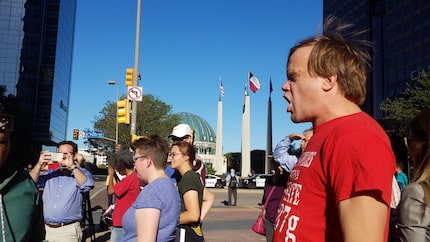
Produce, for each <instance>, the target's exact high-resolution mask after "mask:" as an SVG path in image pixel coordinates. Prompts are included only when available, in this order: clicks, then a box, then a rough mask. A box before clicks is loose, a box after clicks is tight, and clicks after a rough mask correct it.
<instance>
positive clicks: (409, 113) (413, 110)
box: [380, 68, 430, 137]
mask: <svg viewBox="0 0 430 242" xmlns="http://www.w3.org/2000/svg"><path fill="white" fill-rule="evenodd" d="M426 107H430V71H429V70H426V69H425V68H423V69H421V70H420V71H419V74H418V79H417V82H416V84H415V85H411V84H409V83H407V86H406V89H405V90H404V91H403V92H402V93H401V94H400V95H399V96H397V97H394V98H387V99H385V100H384V101H383V102H382V103H381V105H380V109H381V110H382V111H384V112H386V113H387V116H386V117H385V118H384V119H385V120H386V121H387V122H386V123H387V124H388V125H385V129H386V131H387V132H388V134H390V135H391V136H397V137H405V136H407V132H408V124H409V121H410V120H411V119H412V118H413V117H414V116H415V115H417V114H418V113H419V112H420V111H421V110H422V109H423V108H426Z"/></svg>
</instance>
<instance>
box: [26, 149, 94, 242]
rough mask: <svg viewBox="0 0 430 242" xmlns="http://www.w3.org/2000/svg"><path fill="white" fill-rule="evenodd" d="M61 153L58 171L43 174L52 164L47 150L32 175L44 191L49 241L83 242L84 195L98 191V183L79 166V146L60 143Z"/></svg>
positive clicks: (47, 238) (41, 155) (47, 237)
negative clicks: (93, 189)
mask: <svg viewBox="0 0 430 242" xmlns="http://www.w3.org/2000/svg"><path fill="white" fill-rule="evenodd" d="M57 152H58V153H62V154H63V159H62V160H60V161H58V164H59V167H58V168H57V169H54V170H48V171H47V172H45V173H40V171H41V170H44V169H46V167H47V165H48V163H51V162H52V160H51V153H50V152H48V151H45V152H42V153H41V154H40V157H39V161H38V162H37V164H36V165H35V167H34V168H33V170H32V171H31V173H30V174H31V177H32V178H33V180H34V181H35V182H37V185H38V187H39V188H40V189H43V197H42V198H43V213H44V219H45V230H46V240H47V241H50V242H55V241H62V242H65V241H74V242H76V241H81V238H82V229H81V227H80V222H81V220H82V201H83V196H82V193H83V192H88V191H89V190H91V189H92V188H94V180H93V178H92V175H91V173H90V172H89V171H87V170H85V169H84V168H81V167H80V166H79V163H78V162H77V156H76V155H77V152H78V146H77V145H76V144H75V143H74V142H72V141H62V142H60V143H59V144H58V145H57Z"/></svg>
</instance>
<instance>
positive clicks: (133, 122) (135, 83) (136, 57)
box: [130, 0, 141, 136]
mask: <svg viewBox="0 0 430 242" xmlns="http://www.w3.org/2000/svg"><path fill="white" fill-rule="evenodd" d="M140 6H141V0H137V16H136V45H135V50H134V73H135V74H134V76H133V86H138V85H139V78H140V73H139V46H140ZM136 114H137V101H132V102H131V127H130V135H131V136H133V135H135V134H136Z"/></svg>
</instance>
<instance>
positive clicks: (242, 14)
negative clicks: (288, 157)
mask: <svg viewBox="0 0 430 242" xmlns="http://www.w3.org/2000/svg"><path fill="white" fill-rule="evenodd" d="M136 7H137V1H136V0H134V1H131V0H128V1H121V0H79V1H78V9H77V16H76V30H75V46H74V57H73V73H72V87H71V100H70V105H69V107H70V113H69V122H68V135H67V138H68V139H72V133H73V129H79V130H83V129H86V128H90V129H92V128H93V121H94V119H95V117H96V116H98V115H99V112H100V111H101V110H102V108H103V107H104V106H105V105H106V103H107V102H108V101H115V99H116V87H115V86H112V85H108V81H109V80H114V81H116V82H117V83H119V93H120V95H123V94H125V93H126V90H127V89H126V86H125V69H126V68H129V67H133V65H134V51H135V30H136V29H135V28H136ZM321 24H322V1H315V0H301V1H292V0H267V1H262V0H217V1H208V0H201V1H197V0H194V1H191V0H182V1H176V0H164V1H157V0H151V1H146V0H142V9H141V32H140V50H139V55H140V58H139V71H140V73H141V76H142V80H141V81H140V82H139V86H141V87H143V92H144V94H152V95H153V96H155V97H156V98H158V99H160V100H161V101H163V102H165V103H167V104H169V105H171V106H172V111H173V113H177V112H190V113H193V114H196V115H198V116H200V117H202V118H204V119H205V120H206V121H207V122H208V123H209V124H210V125H211V126H212V128H213V129H214V131H215V132H216V128H217V124H216V122H217V105H218V99H219V81H220V76H221V77H222V82H223V86H224V91H225V96H224V99H223V112H224V115H223V152H224V153H226V152H239V151H240V149H241V125H242V106H243V101H244V99H243V95H244V85H245V83H247V78H248V76H247V75H248V74H247V72H248V70H249V71H251V72H252V73H253V74H254V76H256V77H257V78H258V79H259V80H260V82H261V89H260V90H259V91H257V92H256V93H252V92H250V102H251V107H250V108H251V111H250V115H251V150H254V149H262V150H264V149H265V148H266V126H267V103H268V96H269V79H270V77H271V78H272V83H273V89H274V90H273V92H272V112H273V116H272V120H273V146H275V145H276V144H277V143H278V142H279V141H280V140H281V139H283V137H285V136H286V135H287V134H290V133H293V132H302V131H303V130H304V129H306V128H309V127H310V124H308V123H306V124H294V123H292V122H291V120H290V115H289V114H288V113H287V112H286V107H287V102H286V101H285V100H284V99H283V97H282V91H281V85H282V84H283V83H284V81H285V65H286V60H287V55H288V52H289V49H290V48H291V47H292V46H293V45H294V44H295V43H296V42H297V41H298V40H300V39H303V38H305V37H308V36H310V35H313V34H315V33H316V32H318V31H319V29H320V27H321ZM138 105H144V104H141V103H139V104H138ZM112 138H113V137H112ZM83 141H84V140H82V139H80V140H79V142H78V144H79V146H80V148H84V147H85V146H84V145H83Z"/></svg>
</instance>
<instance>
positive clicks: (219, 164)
mask: <svg viewBox="0 0 430 242" xmlns="http://www.w3.org/2000/svg"><path fill="white" fill-rule="evenodd" d="M219 80H220V95H219V96H220V97H219V100H218V114H217V130H216V153H215V157H216V158H215V172H216V174H219V175H222V174H224V172H227V165H226V162H224V155H223V150H222V145H223V144H222V124H223V123H222V116H223V112H222V99H223V97H224V86H223V85H222V79H221V76H220V77H219Z"/></svg>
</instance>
